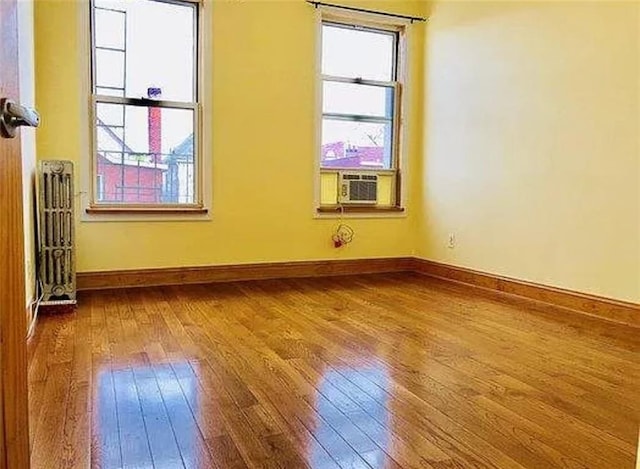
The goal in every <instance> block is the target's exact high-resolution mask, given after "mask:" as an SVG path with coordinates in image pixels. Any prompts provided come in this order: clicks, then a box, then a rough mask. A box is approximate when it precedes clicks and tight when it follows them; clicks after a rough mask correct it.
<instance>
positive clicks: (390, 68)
mask: <svg viewBox="0 0 640 469" xmlns="http://www.w3.org/2000/svg"><path fill="white" fill-rule="evenodd" d="M394 48H395V34H393V33H385V32H372V31H369V30H358V29H351V28H343V27H337V26H331V25H327V24H324V25H323V26H322V73H323V74H324V75H333V76H340V77H348V78H364V79H368V80H379V81H393V80H394V79H395V78H394V75H395V74H394V68H395V66H394Z"/></svg>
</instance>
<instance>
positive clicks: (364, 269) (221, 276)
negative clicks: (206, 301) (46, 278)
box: [77, 257, 413, 290]
mask: <svg viewBox="0 0 640 469" xmlns="http://www.w3.org/2000/svg"><path fill="white" fill-rule="evenodd" d="M412 262H413V259H412V258H410V257H393V258H375V259H345V260H342V259H340V260H322V261H296V262H272V263H258V264H235V265H213V266H204V267H175V268H159V269H135V270H117V271H104V272H79V273H78V274H77V284H78V290H99V289H108V288H128V287H150V286H159V285H182V284H193V283H214V282H235V281H245V280H264V279H274V278H292V277H328V276H332V275H357V274H374V273H384V272H402V271H408V270H411V266H412Z"/></svg>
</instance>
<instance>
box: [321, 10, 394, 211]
mask: <svg viewBox="0 0 640 469" xmlns="http://www.w3.org/2000/svg"><path fill="white" fill-rule="evenodd" d="M400 40H401V31H400V29H398V28H392V27H389V28H384V27H377V26H370V25H364V24H358V23H353V22H348V23H347V22H342V21H333V20H331V21H326V20H325V21H323V23H322V63H321V69H322V140H321V150H320V152H321V154H320V171H321V177H323V178H326V177H327V176H329V177H333V176H334V175H337V174H338V173H340V172H344V171H356V172H360V173H362V172H371V174H378V175H380V177H388V178H389V179H393V184H389V185H388V188H389V189H388V190H389V191H392V190H393V189H392V188H396V189H397V184H396V182H397V179H398V178H397V172H398V169H399V168H398V165H399V157H398V155H399V143H400V142H399V140H400V138H399V137H400V136H399V109H400V66H399V64H400V51H401V47H400ZM323 187H332V185H329V186H327V185H326V184H323ZM393 192H394V193H393V194H388V196H386V197H384V198H385V199H386V200H388V201H389V203H388V205H397V204H399V201H398V200H397V199H398V197H397V196H396V194H397V193H398V192H397V191H395V190H393ZM322 199H323V200H324V199H327V197H326V194H322ZM328 199H329V200H331V199H332V197H331V196H330V197H328Z"/></svg>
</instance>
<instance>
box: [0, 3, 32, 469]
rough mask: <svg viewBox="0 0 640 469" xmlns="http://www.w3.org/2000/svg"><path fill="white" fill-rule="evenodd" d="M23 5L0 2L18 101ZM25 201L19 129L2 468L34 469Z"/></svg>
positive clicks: (4, 58)
mask: <svg viewBox="0 0 640 469" xmlns="http://www.w3.org/2000/svg"><path fill="white" fill-rule="evenodd" d="M17 7H18V5H17V0H0V63H2V64H5V66H3V67H2V68H1V69H0V97H7V98H11V99H14V100H18V99H19V97H20V96H19V85H18V78H19V77H18V68H19V63H20V62H19V57H18V10H17ZM6 64H9V66H6ZM12 64H14V66H12ZM23 203H24V202H23V191H22V154H21V147H20V136H19V133H18V136H17V137H16V138H14V139H4V138H2V139H0V338H1V342H0V389H2V391H1V392H0V407H1V409H0V418H1V423H0V426H1V427H2V429H0V438H1V440H0V468H1V469H27V468H29V414H28V402H29V400H28V388H27V340H26V334H27V307H26V299H25V297H26V293H25V253H24V221H23Z"/></svg>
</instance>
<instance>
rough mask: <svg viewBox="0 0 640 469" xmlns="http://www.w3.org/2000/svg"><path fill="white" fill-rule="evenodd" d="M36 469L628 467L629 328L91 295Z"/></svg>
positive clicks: (294, 298) (457, 308) (43, 349)
mask: <svg viewBox="0 0 640 469" xmlns="http://www.w3.org/2000/svg"><path fill="white" fill-rule="evenodd" d="M29 347H30V349H29V370H28V371H29V385H30V396H29V401H30V412H31V414H30V423H31V441H32V467H34V468H35V469H40V468H52V469H67V468H69V469H71V468H86V467H92V468H102V469H111V468H129V467H132V468H133V467H135V468H142V467H148V468H163V469H173V468H176V469H179V468H202V469H205V468H206V469H208V468H221V469H222V468H233V469H236V468H238V469H244V468H249V469H254V468H255V469H264V468H310V469H325V468H326V469H337V468H340V469H342V468H366V469H372V468H374V469H376V468H389V469H396V468H416V469H418V468H431V469H445V468H520V469H522V468H554V467H558V468H589V469H600V468H602V469H627V468H628V469H631V468H633V467H634V462H635V452H636V445H637V439H638V425H639V422H640V359H639V358H640V356H639V354H640V334H638V330H637V329H636V330H634V329H633V328H630V327H626V326H621V325H616V324H612V323H606V322H604V321H598V320H594V319H593V318H591V317H587V316H583V315H578V314H571V313H567V312H566V311H560V310H559V309H557V308H554V307H552V306H546V305H542V304H540V303H536V302H533V301H528V300H523V299H519V298H514V297H510V296H499V295H495V294H493V293H488V292H485V291H483V290H480V289H474V288H469V287H465V286H462V285H457V284H453V283H448V282H444V281H441V280H437V279H430V278H427V277H424V276H420V275H416V274H412V273H393V274H384V275H362V276H358V277H354V276H351V277H334V278H312V279H305V278H298V279H286V280H262V281H252V282H240V283H227V284H222V283H220V284H212V285H186V286H172V287H162V288H161V287H150V288H141V289H130V290H121V291H115V290H114V291H109V290H104V291H95V292H83V293H82V296H81V298H80V302H79V307H78V309H77V311H76V312H74V313H68V314H64V315H58V316H54V315H43V316H42V317H41V318H40V320H39V323H38V327H37V330H36V335H35V337H34V338H33V339H32V340H31V342H30V344H29Z"/></svg>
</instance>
